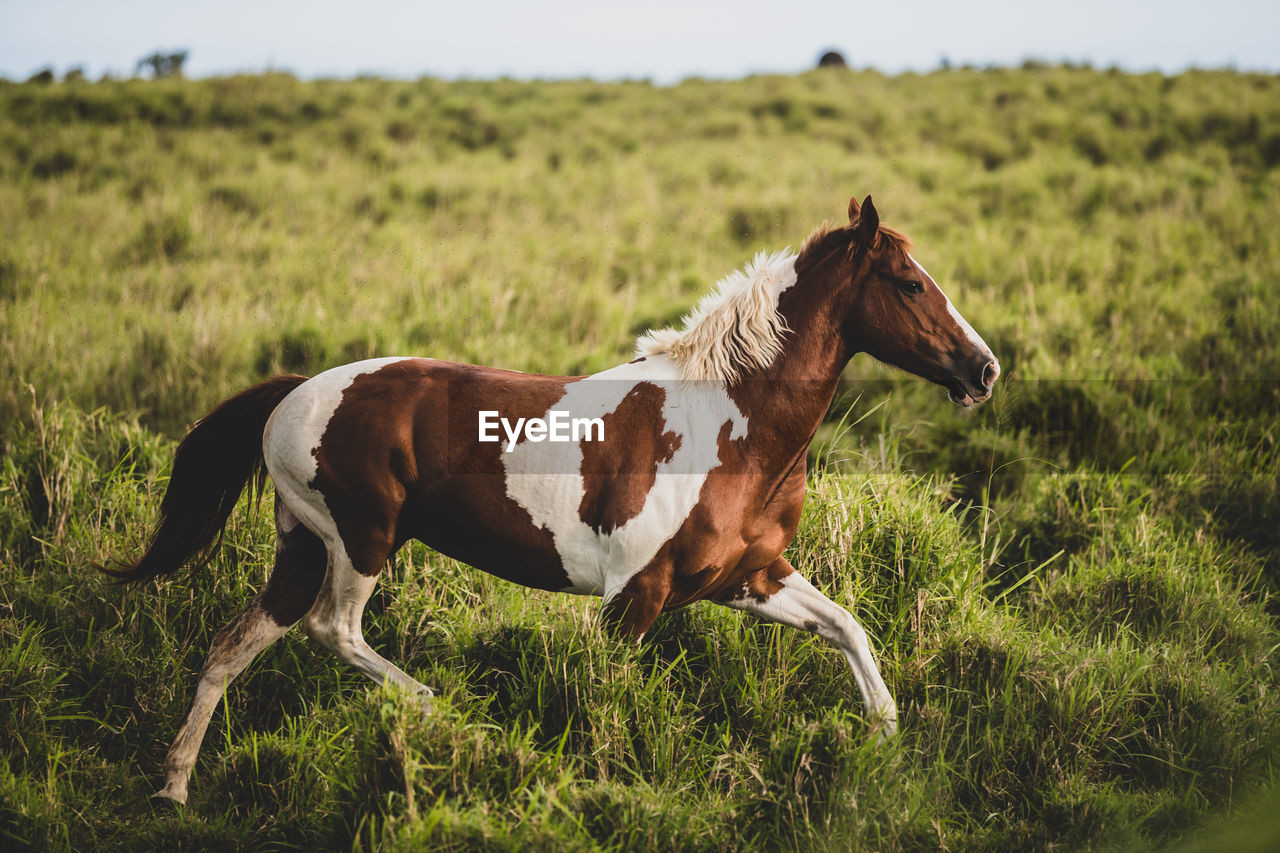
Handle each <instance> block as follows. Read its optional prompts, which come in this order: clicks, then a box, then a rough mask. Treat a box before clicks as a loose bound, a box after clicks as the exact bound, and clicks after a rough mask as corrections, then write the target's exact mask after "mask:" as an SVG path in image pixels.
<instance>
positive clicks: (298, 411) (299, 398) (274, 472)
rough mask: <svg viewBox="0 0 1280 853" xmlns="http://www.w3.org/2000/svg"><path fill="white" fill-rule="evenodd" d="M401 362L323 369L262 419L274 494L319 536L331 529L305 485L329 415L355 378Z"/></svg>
mask: <svg viewBox="0 0 1280 853" xmlns="http://www.w3.org/2000/svg"><path fill="white" fill-rule="evenodd" d="M405 360H406V359H405V358H404V357H393V358H371V359H367V360H365V361H357V362H353V363H352V364H344V365H341V366H339V367H335V368H332V369H331V370H326V371H325V372H323V373H320V374H318V375H316V376H313V377H311V378H310V379H308V380H307V381H306V382H304V383H302V384H301V385H299V386H298V387H297V388H295V389H293V391H292V392H291V393H290V394H289V396H287V397H285V398H284V400H282V401H281V402H280V405H279V406H277V407H276V410H275V411H274V412H272V413H271V417H270V418H269V419H268V420H267V427H266V429H265V430H264V431H263V433H262V451H263V458H264V459H265V461H266V463H267V471H268V472H269V473H270V474H271V481H272V482H273V483H274V484H275V487H276V494H277V495H279V496H280V499H281V501H282V502H283V504H284V506H285V508H286V509H287V510H289V512H291V513H292V514H293V515H295V516H296V517H297V518H298V519H300V520H301V521H302V523H303V524H305V525H306V526H307V528H308V529H310V530H312V531H313V532H315V533H321V532H322V531H324V530H327V529H328V528H330V527H332V526H333V520H332V517H331V516H330V515H329V508H328V507H327V506H326V505H325V502H324V496H323V495H321V494H320V492H318V491H316V490H315V489H313V488H312V487H311V483H312V482H313V481H314V480H315V478H316V471H317V466H318V464H319V463H318V460H317V459H316V451H317V450H319V448H320V440H321V439H322V438H324V432H325V430H326V429H328V428H329V421H331V420H332V419H333V413H334V412H335V411H337V408H338V405H339V404H341V403H342V395H343V393H344V392H345V391H346V390H347V388H349V387H350V386H351V383H352V382H354V381H355V379H356V377H358V376H363V375H365V374H366V373H374V372H376V371H378V370H381V369H382V368H384V367H386V366H387V365H389V364H395V363H396V362H399V361H405Z"/></svg>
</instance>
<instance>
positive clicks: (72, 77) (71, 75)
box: [62, 67, 84, 83]
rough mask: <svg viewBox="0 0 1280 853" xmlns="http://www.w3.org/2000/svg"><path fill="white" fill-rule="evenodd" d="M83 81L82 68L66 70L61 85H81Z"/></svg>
mask: <svg viewBox="0 0 1280 853" xmlns="http://www.w3.org/2000/svg"><path fill="white" fill-rule="evenodd" d="M83 81H84V69H83V68H79V67H76V68H68V69H67V73H66V74H63V75H62V82H63V83H81V82H83Z"/></svg>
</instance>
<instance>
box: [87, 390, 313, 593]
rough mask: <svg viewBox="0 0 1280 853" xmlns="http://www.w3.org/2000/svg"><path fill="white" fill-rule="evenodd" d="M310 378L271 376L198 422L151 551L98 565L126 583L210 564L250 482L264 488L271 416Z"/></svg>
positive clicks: (177, 463)
mask: <svg viewBox="0 0 1280 853" xmlns="http://www.w3.org/2000/svg"><path fill="white" fill-rule="evenodd" d="M306 381H307V377H305V376H276V377H273V378H271V379H268V380H267V381H265V382H260V383H258V384H257V385H254V386H253V387H252V388H247V389H245V390H244V391H241V392H240V393H239V394H236V395H235V396H234V397H232V398H230V399H228V400H226V401H224V402H223V403H222V404H220V405H219V406H218V407H217V408H216V409H214V410H213V411H212V412H210V413H209V414H207V415H205V416H204V417H203V418H201V419H200V420H199V421H198V422H196V425H195V426H194V427H192V428H191V432H189V433H187V437H186V438H184V439H183V440H182V443H181V444H179V445H178V451H177V453H175V454H174V457H173V472H172V474H171V475H170V477H169V485H168V487H166V489H165V492H164V499H163V500H162V501H161V502H160V520H159V522H157V524H156V528H155V533H154V534H153V535H152V537H151V544H150V545H148V546H147V551H146V553H145V554H143V555H142V558H141V559H139V560H138V561H137V562H135V563H116V565H114V566H99V568H100V569H102V571H104V572H106V573H107V574H110V575H114V576H115V577H117V578H119V579H120V580H121V581H122V582H134V581H144V580H148V579H149V578H154V577H159V576H160V575H167V574H169V573H170V572H172V571H174V570H175V569H177V568H178V567H180V566H182V565H183V564H184V563H188V562H191V561H192V560H193V559H194V566H193V568H199V567H201V566H203V565H204V564H205V563H207V562H208V561H209V558H210V557H212V556H213V553H214V551H215V550H217V547H218V542H219V540H221V538H222V529H223V527H225V526H226V523H227V519H228V518H229V517H230V516H231V511H232V510H233V509H235V506H236V501H238V500H239V499H240V493H241V492H243V491H244V487H245V486H246V485H247V484H248V483H249V480H250V479H252V480H254V483H255V486H256V487H257V488H259V489H261V488H262V486H263V483H264V477H265V474H266V472H265V470H264V466H263V458H262V432H263V430H264V429H266V426H267V418H269V417H270V416H271V413H272V412H273V411H275V408H276V406H278V405H280V401H281V400H283V399H284V398H285V397H287V396H288V395H289V392H290V391H292V390H293V389H294V388H297V387H298V386H299V385H301V384H302V383H303V382H306Z"/></svg>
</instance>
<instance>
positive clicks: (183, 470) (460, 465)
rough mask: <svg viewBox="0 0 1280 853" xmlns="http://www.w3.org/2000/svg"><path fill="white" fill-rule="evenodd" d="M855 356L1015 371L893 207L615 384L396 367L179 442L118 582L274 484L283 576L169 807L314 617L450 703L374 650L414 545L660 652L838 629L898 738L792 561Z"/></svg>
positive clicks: (413, 685)
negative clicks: (589, 608) (379, 605)
mask: <svg viewBox="0 0 1280 853" xmlns="http://www.w3.org/2000/svg"><path fill="white" fill-rule="evenodd" d="M858 352H867V353H870V354H871V355H873V356H875V357H876V358H878V359H880V360H881V361H885V362H888V363H890V364H893V365H897V366H898V367H901V368H904V369H906V370H908V371H910V372H912V373H915V374H918V375H920V376H922V377H924V378H926V379H929V380H931V381H933V382H936V383H938V384H939V385H942V386H943V387H945V388H946V389H947V391H948V393H949V396H950V398H951V400H952V401H954V402H956V403H958V404H960V405H962V406H971V405H973V404H974V403H979V402H982V401H983V400H985V399H987V397H989V396H990V394H991V388H992V385H993V384H994V382H995V380H996V377H997V376H999V374H1000V367H999V365H998V364H997V362H996V359H995V357H994V356H993V355H992V354H991V350H990V349H988V348H987V345H986V344H985V343H983V341H982V339H981V338H980V337H979V336H978V335H977V333H975V332H974V331H973V328H972V327H970V325H969V324H968V323H966V322H965V321H964V319H963V318H962V317H961V316H960V314H959V313H957V311H956V310H955V308H954V307H952V305H951V302H950V300H948V299H947V297H946V296H945V295H943V293H942V291H941V290H939V289H938V286H937V285H936V284H935V283H934V281H933V279H932V278H930V276H929V274H928V273H926V272H925V271H924V268H923V267H921V266H920V264H918V263H917V262H916V261H915V260H914V259H913V258H912V257H911V255H910V254H909V253H908V244H907V241H906V239H905V238H904V237H903V236H902V235H901V234H899V233H897V232H895V231H892V230H890V229H887V228H881V227H880V224H879V216H878V214H877V213H876V209H875V206H874V205H873V204H872V202H871V198H870V197H868V198H867V199H866V200H865V201H864V202H863V204H862V206H861V208H859V206H858V204H857V202H856V200H854V201H850V203H849V224H848V225H845V226H839V227H831V226H823V227H820V228H819V229H817V230H816V231H815V232H814V233H813V234H812V235H810V237H809V238H808V239H807V240H806V241H805V243H804V246H803V247H802V248H801V251H800V253H799V254H798V255H793V254H790V253H786V252H782V253H778V254H774V255H764V254H761V255H758V256H757V257H756V258H755V260H754V261H753V263H751V264H749V265H748V266H747V267H746V268H745V269H744V270H743V271H742V272H739V273H735V274H734V275H731V276H729V277H728V278H726V279H725V280H724V281H722V282H721V283H720V285H719V287H718V289H717V291H716V292H715V293H713V294H711V295H710V296H708V297H706V298H705V299H704V300H703V301H702V303H701V304H700V305H699V306H698V307H697V308H696V309H695V310H694V311H693V312H692V313H691V314H690V315H689V316H688V317H687V318H685V322H684V328H683V329H680V330H673V329H667V330H663V331H657V332H650V333H649V334H647V335H645V336H644V337H642V338H641V339H640V341H639V342H638V352H637V357H636V358H635V360H633V361H630V362H628V363H626V364H623V365H620V366H618V367H615V368H613V369H611V370H606V371H604V372H603V373H598V374H595V375H593V376H585V377H562V376H541V375H531V374H524V373H518V372H515V371H510V370H498V369H495V368H491V367H477V366H474V365H469V364H452V363H447V362H441V361H435V360H432V359H428V358H382V359H373V360H370V361H361V362H357V363H355V364H348V365H343V366H341V367H336V368H333V369H332V370H328V371H325V372H324V373H321V374H320V375H318V376H316V377H314V378H311V379H306V378H304V377H301V376H278V377H275V378H273V379H269V380H267V381H265V382H263V383H261V384H259V385H255V386H254V387H252V388H249V389H248V390H246V391H243V392H241V393H240V394H238V395H236V396H235V397H232V398H231V399H229V400H227V401H226V402H224V403H222V404H221V405H220V406H218V407H217V408H216V409H214V410H213V412H211V413H210V414H209V415H208V416H207V417H205V418H204V419H203V420H201V421H200V422H199V423H197V424H196V426H195V427H194V428H193V429H192V430H191V432H190V433H189V434H188V435H187V437H186V438H185V439H184V440H183V441H182V443H181V445H180V446H179V447H178V451H177V455H176V457H175V460H174V466H173V474H172V477H171V479H170V481H169V485H168V489H167V491H166V493H165V496H164V500H163V502H162V504H161V516H160V521H159V523H158V526H157V529H156V531H155V534H154V536H153V538H152V541H151V543H150V545H149V547H148V550H147V552H146V553H145V554H144V556H143V557H142V558H141V559H140V560H139V561H138V562H136V563H134V564H132V565H129V566H122V567H120V568H118V569H115V570H114V573H115V574H116V575H117V576H119V577H121V578H123V579H126V580H131V581H136V580H143V579H147V578H152V577H156V576H158V575H162V574H165V573H167V572H171V571H173V570H174V569H176V568H178V567H179V566H180V565H182V564H184V563H187V562H190V561H192V560H193V559H197V560H198V561H201V562H202V561H204V560H207V559H208V557H209V556H210V554H211V552H212V551H213V549H214V547H215V546H216V543H217V539H218V536H219V534H220V532H221V530H222V528H223V526H224V525H225V523H226V520H227V517H228V515H229V514H230V512H231V510H232V508H233V507H234V506H235V503H236V500H237V499H238V497H239V495H240V493H241V492H242V491H243V489H244V487H245V486H246V485H247V483H248V482H249V480H250V479H252V478H254V477H260V476H261V474H262V470H261V469H262V466H263V464H264V463H265V466H266V470H267V472H268V473H269V474H270V477H271V479H272V481H273V482H274V484H275V494H276V504H275V519H276V532H277V539H276V559H275V568H274V570H273V571H272V573H271V576H270V579H269V580H268V581H267V584H266V586H265V587H264V588H263V589H262V591H261V592H260V593H259V594H258V595H257V596H256V597H255V598H254V599H253V600H252V601H251V602H250V603H249V605H248V606H247V607H246V608H245V609H244V611H242V612H241V613H240V614H239V615H238V616H237V617H236V618H235V619H234V620H233V621H232V622H231V623H230V624H228V625H227V626H226V627H224V628H223V629H222V630H220V631H219V632H218V634H217V635H216V636H215V637H214V639H213V643H212V647H211V648H210V651H209V655H208V658H207V660H206V661H205V664H204V668H203V670H202V672H201V674H200V681H199V684H198V686H197V688H196V694H195V699H194V701H193V703H192V706H191V710H190V712H189V713H188V714H187V718H186V720H185V721H184V723H183V725H182V728H181V729H180V730H179V731H178V734H177V737H176V739H175V740H174V742H173V746H172V747H171V748H170V750H169V754H168V758H167V759H166V762H165V786H164V788H163V789H162V790H161V791H160V792H159V793H158V794H157V796H160V797H166V798H169V799H171V800H175V801H178V802H185V801H186V799H187V781H188V778H189V776H190V773H191V769H192V766H193V765H194V763H195V758H196V753H197V751H198V750H199V748H200V742H201V740H202V739H203V737H204V733H205V729H206V727H207V726H208V723H209V719H210V716H211V715H212V713H213V710H214V708H215V706H216V705H217V703H218V701H219V699H220V698H221V697H222V695H223V691H224V690H225V688H226V685H227V683H228V682H229V681H231V679H233V678H235V677H236V676H237V675H238V674H239V673H240V672H241V671H242V670H243V669H244V667H245V666H246V665H247V664H248V663H249V662H250V661H251V660H252V659H253V658H254V656H255V655H257V654H258V653H259V652H261V651H262V650H263V649H264V648H266V647H267V646H268V645H269V644H270V643H271V642H273V641H274V640H276V639H278V638H279V637H281V636H282V635H283V634H284V633H285V632H286V631H288V630H289V628H290V626H292V625H294V624H295V623H297V622H299V621H300V620H303V619H304V617H305V621H304V623H303V624H304V627H305V629H306V631H307V633H308V634H309V635H310V636H311V637H312V638H313V639H315V640H316V641H318V642H319V643H320V644H321V645H323V646H325V647H327V648H328V649H330V650H331V651H332V652H333V653H334V654H336V655H337V656H338V657H340V658H341V659H342V660H344V661H346V662H347V663H349V664H350V665H352V666H354V667H355V668H356V669H358V670H360V671H361V672H363V673H364V674H365V675H367V676H369V677H370V678H372V679H373V680H375V681H377V682H383V681H390V682H393V683H395V684H399V685H403V686H404V687H407V688H409V689H411V690H414V691H418V692H419V693H420V694H421V695H422V696H423V697H428V696H430V690H429V689H428V688H427V687H425V686H424V685H422V684H420V683H418V682H417V681H416V680H414V679H413V678H412V677H411V676H409V675H408V674H406V673H405V672H403V671H402V670H400V669H399V668H398V667H396V666H395V665H394V664H392V663H391V662H389V661H387V660H386V659H384V658H383V657H382V656H381V655H379V654H378V653H377V652H376V651H374V650H373V649H372V648H371V647H370V646H369V645H368V643H366V642H365V639H364V637H363V635H362V633H361V617H362V614H363V611H364V607H365V603H366V602H367V601H368V599H369V595H370V593H371V592H372V591H373V588H374V585H375V584H376V583H377V580H378V573H379V572H380V571H381V570H382V567H383V566H384V565H386V563H387V561H388V559H389V558H390V557H391V556H392V555H393V554H394V553H395V552H396V550H397V549H398V548H399V547H400V546H401V545H402V544H403V543H404V542H405V541H407V540H409V539H419V540H421V541H422V542H425V543H426V544H428V545H430V546H431V547H432V548H435V549H436V550H437V551H439V552H441V553H443V554H447V555H449V556H451V557H454V558H456V559H458V560H461V561H463V562H465V563H469V564H470V565H472V566H475V567H476V568H479V569H483V570H484V571H486V572H490V573H492V574H495V575H497V576H499V577H502V578H506V579H507V580H511V581H514V582H516V583H520V584H524V585H525V586H530V587H538V588H541V589H548V590H560V591H564V592H573V593H578V594H590V595H598V596H601V597H602V598H603V600H604V618H605V619H606V620H608V621H609V622H610V623H611V624H613V625H614V626H616V628H617V630H619V631H620V632H621V633H622V634H624V635H626V636H629V637H634V638H637V639H638V638H640V637H641V636H643V635H644V633H645V631H646V630H648V628H649V626H650V625H651V624H652V623H653V621H654V619H655V618H656V617H657V615H658V614H659V613H660V612H662V611H663V610H665V609H667V608H673V607H681V606H684V605H686V604H689V603H691V602H695V601H700V600H704V599H709V600H712V601H715V602H718V603H720V604H724V605H727V606H729V607H735V608H739V609H741V610H748V611H751V612H753V613H756V614H759V615H760V616H763V617H765V618H767V619H772V620H775V621H778V622H781V623H783V624H786V625H792V626H794V627H797V628H803V629H804V630H807V631H813V632H817V633H818V634H821V635H822V636H823V637H825V638H827V639H828V640H830V641H831V642H832V643H834V644H835V645H836V646H838V647H839V649H840V650H841V651H842V652H843V653H844V655H845V657H846V658H847V659H848V661H849V665H850V666H851V667H852V669H853V675H854V678H855V679H856V680H857V683H858V688H859V690H860V691H861V693H862V698H863V701H864V702H865V704H866V707H867V710H868V715H869V716H870V717H871V718H872V719H874V720H875V721H876V724H877V725H878V726H879V727H880V731H881V733H882V734H884V735H886V736H887V735H891V734H893V733H894V732H895V731H896V728H897V707H896V705H895V704H894V701H893V697H892V696H891V695H890V694H889V691H888V689H887V688H886V687H885V684H884V681H883V680H882V679H881V677H880V673H879V671H878V670H877V668H876V663H875V658H874V657H873V655H872V652H871V648H870V646H869V644H868V642H867V636H866V633H865V632H864V631H863V630H862V628H861V627H860V626H859V625H858V623H857V622H856V621H855V620H854V618H853V616H852V615H850V614H849V612H848V611H847V610H845V609H844V608H843V607H840V606H839V605H837V604H835V603H834V602H832V601H831V600H830V599H828V598H827V597H826V596H824V595H823V594H822V593H821V592H819V591H818V590H817V589H815V588H814V587H813V586H812V585H811V584H809V582H808V581H806V580H805V579H804V578H803V577H801V576H800V575H799V574H797V573H796V571H795V569H793V568H792V566H791V564H790V563H788V562H787V559H786V558H785V557H784V556H783V555H782V552H783V550H784V549H785V548H786V547H787V545H788V544H789V543H790V542H791V539H792V537H793V536H794V535H795V532H796V527H797V525H798V524H799V522H800V510H801V506H802V504H803V501H804V492H805V458H806V452H807V449H808V446H809V442H810V441H811V440H812V438H813V435H814V432H815V430H816V429H817V428H818V424H819V423H820V421H821V420H822V417H823V415H824V413H825V412H826V410H827V408H828V406H829V405H830V403H831V400H832V397H833V395H834V393H835V390H836V383H837V380H838V379H839V376H840V372H841V370H842V369H843V368H844V366H845V364H846V363H847V362H848V361H849V359H850V358H851V357H852V356H853V355H854V354H855V353H858ZM522 419H523V420H522ZM486 423H487V427H486ZM511 424H516V425H517V426H516V427H515V428H512V426H511ZM570 424H572V425H573V427H574V428H573V430H572V431H570V430H569V425H570ZM579 425H581V426H583V427H584V429H583V430H579V429H578V428H577V427H578V426H579ZM499 426H501V427H502V428H501V429H499ZM557 433H558V437H559V438H560V439H562V440H560V441H556V440H554V439H556V438H557Z"/></svg>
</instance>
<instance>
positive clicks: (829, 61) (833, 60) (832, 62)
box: [818, 50, 849, 68]
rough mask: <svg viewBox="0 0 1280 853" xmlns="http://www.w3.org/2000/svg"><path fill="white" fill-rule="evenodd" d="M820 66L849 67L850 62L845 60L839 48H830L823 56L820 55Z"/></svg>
mask: <svg viewBox="0 0 1280 853" xmlns="http://www.w3.org/2000/svg"><path fill="white" fill-rule="evenodd" d="M818 67H819V68H848V67H849V63H847V62H845V61H844V55H843V54H842V53H840V51H838V50H828V51H827V52H826V53H824V54H822V56H820V57H818Z"/></svg>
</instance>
